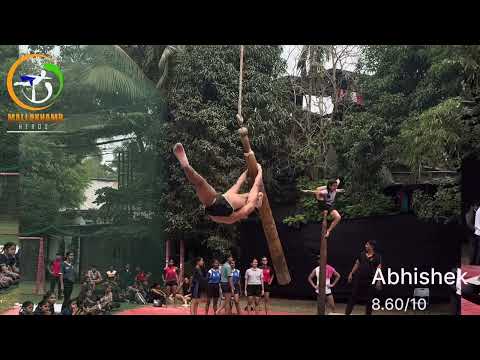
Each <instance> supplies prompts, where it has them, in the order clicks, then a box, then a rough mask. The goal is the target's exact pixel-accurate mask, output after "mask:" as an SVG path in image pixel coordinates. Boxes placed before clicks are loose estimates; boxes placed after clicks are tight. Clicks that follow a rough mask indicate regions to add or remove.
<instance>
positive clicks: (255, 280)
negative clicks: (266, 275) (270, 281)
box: [245, 268, 263, 285]
mask: <svg viewBox="0 0 480 360" xmlns="http://www.w3.org/2000/svg"><path fill="white" fill-rule="evenodd" d="M245 281H246V283H247V285H262V283H263V270H262V269H260V268H256V269H254V268H250V269H248V270H247V271H245Z"/></svg>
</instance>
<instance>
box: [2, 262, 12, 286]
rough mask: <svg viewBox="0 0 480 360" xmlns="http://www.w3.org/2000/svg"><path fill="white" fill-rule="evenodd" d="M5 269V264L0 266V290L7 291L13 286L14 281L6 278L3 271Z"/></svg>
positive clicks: (8, 277)
mask: <svg viewBox="0 0 480 360" xmlns="http://www.w3.org/2000/svg"><path fill="white" fill-rule="evenodd" d="M6 269H7V266H6V265H5V264H0V289H1V290H5V289H8V288H9V287H10V286H11V285H13V283H14V281H13V279H12V278H11V277H10V276H7V274H6V272H4V270H6Z"/></svg>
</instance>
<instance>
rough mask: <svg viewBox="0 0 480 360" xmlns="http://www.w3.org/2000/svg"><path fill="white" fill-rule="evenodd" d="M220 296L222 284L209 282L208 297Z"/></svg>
mask: <svg viewBox="0 0 480 360" xmlns="http://www.w3.org/2000/svg"><path fill="white" fill-rule="evenodd" d="M219 297H220V285H219V284H208V287H207V299H211V298H219Z"/></svg>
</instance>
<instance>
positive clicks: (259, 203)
mask: <svg viewBox="0 0 480 360" xmlns="http://www.w3.org/2000/svg"><path fill="white" fill-rule="evenodd" d="M262 204H263V193H262V192H259V193H258V196H257V203H256V205H255V207H256V208H257V209H260V208H261V207H262Z"/></svg>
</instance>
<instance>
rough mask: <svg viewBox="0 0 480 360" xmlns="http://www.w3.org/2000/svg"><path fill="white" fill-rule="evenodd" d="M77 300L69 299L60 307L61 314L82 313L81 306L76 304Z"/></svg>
mask: <svg viewBox="0 0 480 360" xmlns="http://www.w3.org/2000/svg"><path fill="white" fill-rule="evenodd" d="M77 301H78V300H70V301H69V302H68V303H67V305H66V306H65V307H64V308H63V309H62V315H68V316H70V315H72V316H73V315H83V314H82V309H81V307H79V306H78V302H77Z"/></svg>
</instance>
